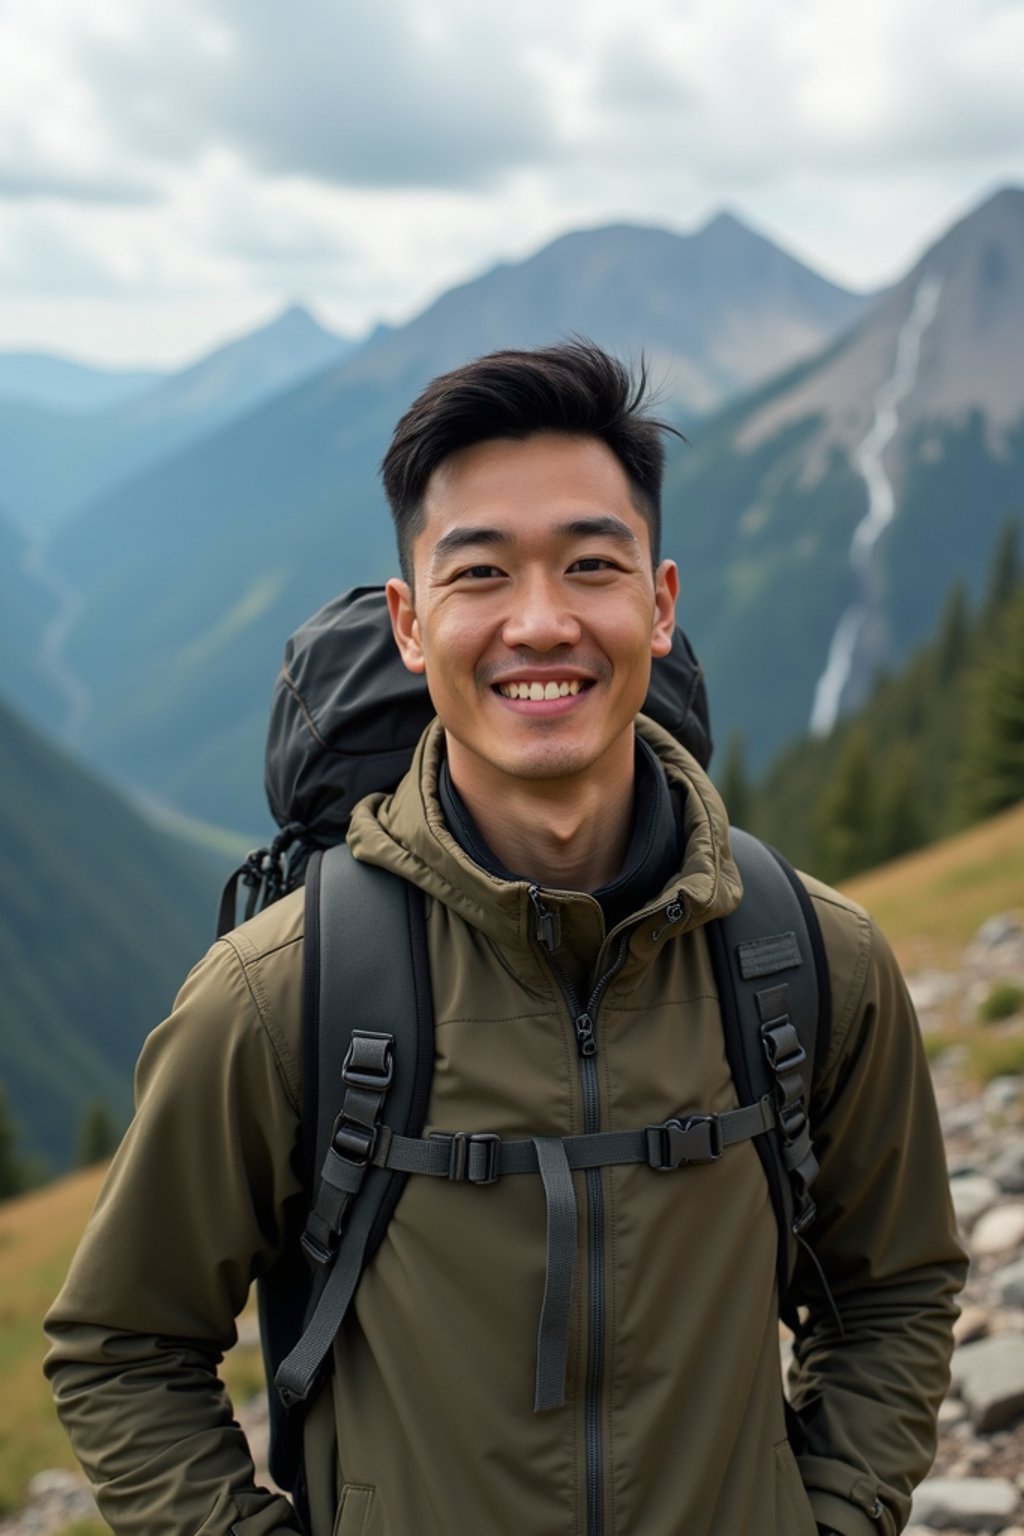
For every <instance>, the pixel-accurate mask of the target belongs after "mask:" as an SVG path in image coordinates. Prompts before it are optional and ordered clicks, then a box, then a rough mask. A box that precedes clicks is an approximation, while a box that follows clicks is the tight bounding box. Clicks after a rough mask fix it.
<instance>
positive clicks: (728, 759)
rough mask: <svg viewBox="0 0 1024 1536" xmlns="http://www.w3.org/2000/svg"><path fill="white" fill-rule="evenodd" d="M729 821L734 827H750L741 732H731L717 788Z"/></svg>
mask: <svg viewBox="0 0 1024 1536" xmlns="http://www.w3.org/2000/svg"><path fill="white" fill-rule="evenodd" d="M719 788H720V791H721V795H722V799H723V800H724V801H725V808H726V810H727V811H728V813H729V820H730V821H731V822H732V824H733V826H734V827H749V826H750V814H751V806H750V777H749V775H748V773H747V757H746V748H745V746H744V741H743V732H742V731H733V733H732V735H731V736H730V737H729V740H728V742H727V743H726V748H725V765H724V767H723V769H722V782H721V784H720V786H719Z"/></svg>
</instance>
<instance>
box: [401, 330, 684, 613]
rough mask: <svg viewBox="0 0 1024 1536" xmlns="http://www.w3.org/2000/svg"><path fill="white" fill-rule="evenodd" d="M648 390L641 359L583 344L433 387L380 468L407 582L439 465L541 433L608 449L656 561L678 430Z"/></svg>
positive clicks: (495, 361) (507, 360)
mask: <svg viewBox="0 0 1024 1536" xmlns="http://www.w3.org/2000/svg"><path fill="white" fill-rule="evenodd" d="M647 386H648V372H647V365H646V363H645V361H644V359H643V358H642V357H641V359H640V362H639V364H638V365H637V367H636V369H635V370H634V371H631V370H630V369H628V368H627V367H625V366H624V364H622V363H621V362H619V360H618V359H617V358H615V357H611V356H610V355H609V354H608V353H607V352H605V351H603V350H602V349H601V348H600V347H598V346H595V345H594V343H593V342H589V341H585V340H583V339H576V340H573V341H569V342H565V343H564V344H562V345H559V346H552V347H537V348H535V349H533V350H531V351H512V350H509V351H503V352H491V353H489V354H488V355H487V356H486V357H480V358H477V359H476V361H475V362H472V363H466V364H465V365H464V366H463V367H461V368H455V369H453V371H452V372H451V373H445V374H441V375H440V377H439V378H436V379H434V380H432V381H431V383H429V384H428V385H427V387H426V389H424V390H423V392H422V393H421V394H420V395H419V396H418V397H417V399H416V400H415V401H414V402H413V404H412V405H411V406H410V407H409V409H408V410H407V411H406V413H405V415H404V416H403V417H402V419H401V420H400V421H399V423H398V425H397V427H396V428H395V431H394V436H393V437H392V439H391V444H390V446H389V448H388V451H387V453H386V454H385V455H384V461H383V463H382V464H381V476H382V478H383V481H384V491H385V494H386V495H387V499H388V505H389V506H390V508H391V516H392V517H393V518H394V521H395V531H396V533H397V536H398V558H399V562H400V564H401V568H402V575H403V576H404V577H405V579H406V581H408V582H409V583H410V584H411V583H412V546H413V541H414V539H415V538H416V535H417V534H418V533H419V531H420V529H421V528H422V526H423V502H424V497H425V495H426V490H427V482H428V481H429V479H430V477H431V475H432V474H433V472H434V470H435V469H436V468H437V467H438V465H439V464H440V463H442V461H443V460H444V459H446V458H447V457H448V455H449V454H451V453H455V452H456V451H457V450H458V449H459V448H469V447H471V446H472V445H473V444H475V443H484V442H489V441H492V440H493V439H495V438H525V437H531V436H533V435H534V434H535V433H539V432H561V433H564V434H565V435H566V436H567V437H596V438H599V439H600V440H601V442H603V443H605V444H606V445H607V447H608V448H610V449H611V451H612V453H614V455H615V457H616V458H617V459H618V461H619V463H620V464H621V465H622V468H623V470H624V471H625V474H626V479H627V481H628V482H629V488H630V492H631V495H632V499H633V503H634V505H635V507H636V510H637V511H638V512H639V513H640V515H641V517H643V518H644V519H645V521H646V523H647V525H648V528H649V529H650V536H651V554H652V557H653V560H654V562H655V563H657V560H658V552H659V546H660V543H661V481H662V474H663V472H664V467H665V448H664V443H663V441H662V435H663V433H665V432H673V433H675V431H676V429H675V428H674V427H672V426H670V425H669V424H668V423H667V422H663V421H658V420H656V419H655V418H654V417H653V416H651V415H650V414H649V413H648V412H647V410H646V408H645V407H646V404H647V394H648V387H647ZM677 435H680V436H681V434H677Z"/></svg>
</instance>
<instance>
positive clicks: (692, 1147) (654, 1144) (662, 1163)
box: [644, 1115, 722, 1173]
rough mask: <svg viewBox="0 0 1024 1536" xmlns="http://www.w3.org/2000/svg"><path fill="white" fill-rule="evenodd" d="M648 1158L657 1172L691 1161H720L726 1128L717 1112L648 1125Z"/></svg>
mask: <svg viewBox="0 0 1024 1536" xmlns="http://www.w3.org/2000/svg"><path fill="white" fill-rule="evenodd" d="M644 1135H645V1136H646V1137H647V1161H648V1163H649V1164H650V1166H651V1167H652V1168H653V1169H654V1170H655V1171H656V1172H657V1173H671V1172H672V1170H673V1169H675V1168H680V1167H684V1166H686V1165H687V1164H689V1163H717V1162H718V1159H719V1158H720V1157H721V1155H722V1128H721V1126H720V1125H719V1122H718V1116H717V1115H689V1116H688V1117H687V1118H686V1119H685V1120H666V1121H665V1123H664V1125H645V1126H644Z"/></svg>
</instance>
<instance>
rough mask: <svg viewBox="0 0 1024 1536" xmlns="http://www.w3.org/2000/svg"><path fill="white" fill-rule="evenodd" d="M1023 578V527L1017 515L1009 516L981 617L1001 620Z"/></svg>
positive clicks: (991, 568)
mask: <svg viewBox="0 0 1024 1536" xmlns="http://www.w3.org/2000/svg"><path fill="white" fill-rule="evenodd" d="M1021 580H1022V572H1021V567H1020V526H1019V524H1018V521H1017V519H1016V518H1015V517H1011V518H1009V519H1008V520H1007V521H1006V522H1005V523H1004V524H1003V526H1002V528H1000V530H999V534H998V537H997V538H996V545H995V549H994V550H993V552H992V563H991V565H990V566H989V577H988V590H987V592H986V596H985V606H984V609H983V612H982V619H983V621H984V623H986V624H993V623H996V624H997V623H998V622H999V620H1000V618H1001V616H1002V612H1003V609H1004V608H1005V607H1006V605H1007V603H1008V602H1009V601H1010V599H1011V598H1012V597H1013V595H1014V593H1015V592H1016V590H1017V587H1018V586H1019V584H1020V582H1021Z"/></svg>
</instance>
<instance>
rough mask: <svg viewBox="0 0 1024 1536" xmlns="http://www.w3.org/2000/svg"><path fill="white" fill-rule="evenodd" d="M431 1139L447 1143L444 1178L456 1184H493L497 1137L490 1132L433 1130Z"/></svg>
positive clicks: (498, 1174) (497, 1176)
mask: <svg viewBox="0 0 1024 1536" xmlns="http://www.w3.org/2000/svg"><path fill="white" fill-rule="evenodd" d="M429 1139H430V1140H431V1141H444V1142H447V1143H448V1175H447V1176H448V1178H449V1179H450V1180H451V1181H452V1182H453V1183H457V1184H461V1183H466V1184H497V1182H498V1180H499V1179H500V1177H501V1137H500V1136H498V1135H497V1134H496V1133H495V1132H494V1131H433V1132H432V1133H431V1135H430V1138H429Z"/></svg>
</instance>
